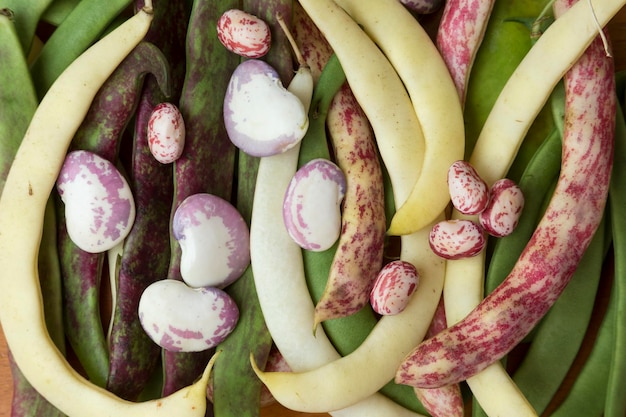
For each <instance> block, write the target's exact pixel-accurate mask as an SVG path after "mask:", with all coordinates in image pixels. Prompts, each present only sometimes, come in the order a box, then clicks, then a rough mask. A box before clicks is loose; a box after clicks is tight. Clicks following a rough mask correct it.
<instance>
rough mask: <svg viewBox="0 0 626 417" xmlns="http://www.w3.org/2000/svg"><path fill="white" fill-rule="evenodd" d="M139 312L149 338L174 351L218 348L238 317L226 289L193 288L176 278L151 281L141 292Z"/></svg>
mask: <svg viewBox="0 0 626 417" xmlns="http://www.w3.org/2000/svg"><path fill="white" fill-rule="evenodd" d="M138 313H139V321H140V323H141V326H142V327H143V329H144V331H145V332H146V334H147V335H148V336H149V337H150V339H152V341H154V343H156V344H157V345H159V346H160V347H162V348H163V349H166V350H169V351H174V352H200V351H203V350H206V349H210V348H212V347H215V346H217V345H218V344H219V343H221V342H222V341H223V340H224V339H225V338H226V337H227V336H228V335H229V334H230V333H231V332H232V331H233V329H234V328H235V326H236V325H237V321H238V320H239V309H238V307H237V304H236V303H235V301H234V300H233V299H232V298H231V297H230V296H229V295H228V294H227V293H226V292H224V291H223V290H220V289H219V288H214V287H203V288H190V287H188V286H187V285H185V283H184V282H182V281H178V280H173V279H165V280H161V281H157V282H155V283H153V284H150V285H149V286H148V287H147V288H146V290H145V291H144V292H143V293H142V295H141V298H140V300H139V308H138Z"/></svg>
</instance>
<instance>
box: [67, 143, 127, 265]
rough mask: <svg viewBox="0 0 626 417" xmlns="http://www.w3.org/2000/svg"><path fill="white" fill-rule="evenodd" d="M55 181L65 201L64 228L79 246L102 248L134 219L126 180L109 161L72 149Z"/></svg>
mask: <svg viewBox="0 0 626 417" xmlns="http://www.w3.org/2000/svg"><path fill="white" fill-rule="evenodd" d="M56 185H57V191H58V192H59V196H60V197H61V200H62V201H63V203H64V204H65V219H66V224H67V232H68V234H69V236H70V238H71V239H72V241H73V242H74V243H75V244H76V245H77V246H78V247H79V248H80V249H82V250H84V251H86V252H90V253H100V252H105V251H107V250H109V249H111V248H112V247H114V246H115V245H117V244H118V243H120V242H121V241H122V240H124V238H126V236H127V235H128V233H129V232H130V229H131V227H132V225H133V222H134V221H135V202H134V199H133V195H132V191H131V189H130V186H129V185H128V182H127V181H126V179H125V178H124V177H123V176H122V174H121V173H120V172H119V171H118V169H117V168H116V167H115V165H113V164H112V163H111V162H110V161H108V160H107V159H104V158H102V157H100V156H99V155H97V154H95V153H93V152H89V151H84V150H77V151H72V152H70V153H68V154H67V156H66V158H65V161H64V163H63V166H62V168H61V171H60V173H59V177H58V179H57V184H56Z"/></svg>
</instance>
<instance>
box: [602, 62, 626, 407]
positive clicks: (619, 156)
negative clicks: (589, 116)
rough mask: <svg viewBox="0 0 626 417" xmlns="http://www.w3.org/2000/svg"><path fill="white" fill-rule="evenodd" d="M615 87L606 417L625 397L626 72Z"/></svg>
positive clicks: (625, 403) (619, 77)
mask: <svg viewBox="0 0 626 417" xmlns="http://www.w3.org/2000/svg"><path fill="white" fill-rule="evenodd" d="M616 88H617V92H618V98H619V100H621V103H619V104H618V112H617V116H616V125H615V156H614V158H615V163H614V166H613V176H612V177H611V188H610V190H609V204H610V212H611V222H612V224H613V244H614V252H615V277H614V287H613V292H614V293H615V298H616V299H617V301H616V303H617V308H616V310H617V312H616V313H615V314H616V316H615V327H614V332H615V334H614V335H613V349H612V350H613V355H612V358H611V368H610V371H609V384H608V388H607V396H606V403H605V407H604V415H605V416H607V417H621V416H623V415H624V413H625V412H626V397H625V396H624V392H626V357H625V355H624V349H626V258H625V253H626V252H625V251H626V211H624V207H626V123H625V122H624V119H625V117H624V108H625V107H624V106H625V105H626V103H625V99H626V96H625V92H626V72H621V73H619V74H618V76H617V79H616ZM620 105H621V109H620V107H619V106H620ZM620 110H621V111H620Z"/></svg>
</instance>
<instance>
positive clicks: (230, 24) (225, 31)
mask: <svg viewBox="0 0 626 417" xmlns="http://www.w3.org/2000/svg"><path fill="white" fill-rule="evenodd" d="M217 37H218V39H219V40H220V42H222V45H224V46H225V47H226V49H228V50H229V51H231V52H233V53H235V54H237V55H240V56H243V57H246V58H260V57H262V56H263V55H265V54H267V53H268V51H269V50H270V46H271V44H272V35H271V31H270V27H269V26H268V24H267V23H266V22H265V21H263V20H262V19H259V18H258V17H256V16H254V15H251V14H249V13H246V12H244V11H243V10H238V9H231V10H227V11H225V12H224V13H223V14H222V16H220V18H219V20H218V21H217Z"/></svg>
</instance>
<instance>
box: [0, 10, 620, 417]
mask: <svg viewBox="0 0 626 417" xmlns="http://www.w3.org/2000/svg"><path fill="white" fill-rule="evenodd" d="M609 31H610V34H611V40H612V43H613V50H614V55H615V57H616V66H617V69H620V70H626V8H625V9H622V11H621V12H620V13H619V14H618V15H617V16H616V17H615V18H614V19H613V20H612V22H611V23H610V25H609ZM11 396H12V385H11V375H10V370H9V364H8V355H7V347H6V340H5V338H4V334H3V333H2V330H1V328H0V417H9V416H10V403H11ZM304 415H306V416H311V417H321V416H328V414H302V413H295V412H293V411H290V410H286V409H284V408H283V407H281V406H280V405H273V406H269V407H266V408H264V409H263V410H262V411H261V416H262V417H297V416H304Z"/></svg>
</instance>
